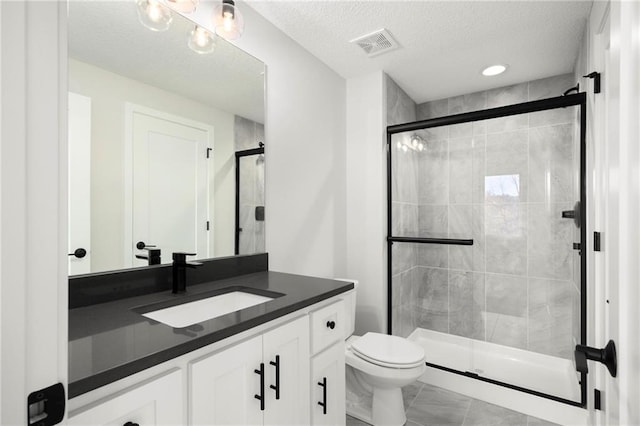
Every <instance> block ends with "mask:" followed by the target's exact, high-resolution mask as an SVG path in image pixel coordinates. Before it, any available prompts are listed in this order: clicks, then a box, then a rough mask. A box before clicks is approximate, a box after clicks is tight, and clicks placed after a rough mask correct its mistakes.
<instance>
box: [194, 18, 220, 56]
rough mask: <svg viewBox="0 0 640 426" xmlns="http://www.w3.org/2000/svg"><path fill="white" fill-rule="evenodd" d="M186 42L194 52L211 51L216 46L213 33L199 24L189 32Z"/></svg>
mask: <svg viewBox="0 0 640 426" xmlns="http://www.w3.org/2000/svg"><path fill="white" fill-rule="evenodd" d="M187 44H188V45H189V48H190V49H191V50H193V51H194V52H196V53H200V54H205V53H211V52H213V50H214V49H215V47H216V40H215V34H211V33H210V32H209V31H207V30H205V29H204V28H202V27H201V26H199V25H196V27H195V28H194V29H193V30H191V32H189V38H188V42H187Z"/></svg>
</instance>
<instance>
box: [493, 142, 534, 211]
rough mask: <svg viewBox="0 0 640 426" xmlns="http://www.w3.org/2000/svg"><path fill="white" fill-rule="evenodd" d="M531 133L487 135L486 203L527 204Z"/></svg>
mask: <svg viewBox="0 0 640 426" xmlns="http://www.w3.org/2000/svg"><path fill="white" fill-rule="evenodd" d="M527 145H528V131H526V130H518V131H514V132H506V133H498V134H491V135H487V140H486V165H485V167H486V169H485V179H484V180H485V182H484V183H485V185H484V191H485V201H486V202H487V203H507V202H526V201H527V188H528V183H527V178H528V169H529V167H528V163H529V159H528V154H529V153H528V149H527Z"/></svg>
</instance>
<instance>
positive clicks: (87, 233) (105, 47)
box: [68, 1, 265, 275]
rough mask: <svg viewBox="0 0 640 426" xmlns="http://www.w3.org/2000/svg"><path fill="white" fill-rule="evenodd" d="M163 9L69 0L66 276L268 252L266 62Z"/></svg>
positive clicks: (107, 2)
mask: <svg viewBox="0 0 640 426" xmlns="http://www.w3.org/2000/svg"><path fill="white" fill-rule="evenodd" d="M171 16H172V18H171V22H170V24H169V28H168V29H167V30H166V31H151V30H150V29H149V28H147V27H145V26H143V25H142V23H141V22H140V21H139V19H138V14H137V10H136V3H135V2H133V1H122V2H114V1H72V2H69V19H68V26H69V27H68V30H69V31H68V37H69V92H70V93H69V254H70V255H69V274H70V275H75V274H83V273H90V272H100V271H108V270H116V269H122V268H131V267H138V266H145V265H148V264H151V263H157V262H158V253H157V251H156V250H157V249H159V250H160V254H159V260H160V262H161V263H170V262H171V261H172V258H171V253H172V252H176V251H183V252H188V253H196V255H195V256H194V257H192V258H191V259H204V258H212V257H220V256H231V255H233V254H249V253H256V252H264V150H262V151H261V152H254V151H255V150H258V149H260V148H261V145H260V144H261V143H263V142H264V125H263V123H264V116H265V111H264V72H265V68H264V64H263V63H262V62H260V61H259V60H257V59H256V58H254V57H252V56H250V55H248V54H247V53H245V52H243V51H242V50H240V49H238V48H237V47H235V46H233V45H231V44H230V43H228V42H227V41H225V40H223V39H222V38H220V37H214V39H215V48H214V50H213V52H210V53H198V52H196V51H195V50H193V49H192V48H190V46H189V45H188V44H189V43H188V41H189V35H190V34H191V33H192V31H194V30H195V29H196V25H195V24H194V23H193V22H191V21H190V20H188V19H187V18H185V17H183V16H181V15H179V14H177V13H175V12H171ZM198 31H202V30H198ZM207 34H208V33H206V32H205V33H204V35H205V37H206V35H207ZM200 36H202V34H200ZM191 44H193V43H191ZM192 47H193V46H192ZM238 152H240V153H241V154H240V156H238V155H236V153H238ZM239 159H241V161H238V160H239ZM236 164H240V167H239V169H238V170H237V172H236ZM236 234H237V235H236ZM153 246H156V247H153Z"/></svg>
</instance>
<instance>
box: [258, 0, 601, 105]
mask: <svg viewBox="0 0 640 426" xmlns="http://www.w3.org/2000/svg"><path fill="white" fill-rule="evenodd" d="M247 3H248V4H249V5H250V6H251V7H252V8H253V9H255V10H256V11H257V12H258V13H260V14H261V15H263V16H264V17H265V18H266V19H268V20H269V21H271V22H272V23H273V24H274V25H275V26H276V27H278V28H280V29H281V30H282V31H283V32H284V33H286V34H287V35H288V36H289V37H291V38H292V39H294V40H295V41H297V42H298V43H299V44H300V45H302V46H303V47H304V48H306V49H307V50H308V51H309V52H311V53H312V54H313V55H315V56H316V57H318V58H319V59H320V60H321V61H323V62H324V63H325V64H327V65H328V66H329V67H330V68H332V69H333V70H335V71H336V72H337V73H339V74H340V75H342V76H343V77H345V78H350V77H357V76H360V75H364V74H367V73H370V72H373V71H376V70H383V71H385V72H386V73H387V74H389V75H390V76H391V77H392V78H393V79H394V80H395V81H396V82H397V83H398V84H399V85H400V86H401V87H402V88H403V89H404V90H405V91H407V93H408V94H409V95H410V96H411V97H412V98H413V99H414V100H415V101H416V102H418V103H421V102H425V101H427V100H433V99H440V98H445V97H449V96H455V95H459V94H464V93H470V92H475V91H479V90H485V89H490V88H495V87H500V86H505V85H509V84H514V83H519V82H522V81H526V80H532V79H537V78H543V77H548V76H552V75H558V74H563V73H567V72H571V71H573V66H574V62H575V60H576V57H577V52H578V48H579V44H580V40H581V37H582V32H583V29H584V25H585V23H586V21H587V17H588V15H589V12H590V10H591V4H592V2H591V1H550V2H547V1H407V0H405V1H328V0H324V1H322V0H315V1H314V0H307V1H269V0H267V1H265V0H247ZM381 28H386V29H388V30H389V31H390V33H391V34H392V35H393V37H394V38H395V39H396V41H397V42H398V43H399V44H400V49H398V50H395V51H392V52H389V53H387V54H382V55H380V56H377V57H374V58H369V57H367V55H366V54H365V53H364V52H363V51H362V50H361V49H360V48H359V47H358V46H356V45H354V44H351V43H349V41H350V40H352V39H354V38H357V37H359V36H362V35H364V34H367V33H370V32H373V31H376V30H378V29H381ZM495 63H503V64H508V66H509V68H508V70H507V72H505V73H504V74H502V75H500V76H496V77H492V78H488V77H484V76H482V75H481V73H480V72H481V71H482V69H483V68H485V67H486V66H487V65H491V64H495Z"/></svg>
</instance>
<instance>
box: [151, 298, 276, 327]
mask: <svg viewBox="0 0 640 426" xmlns="http://www.w3.org/2000/svg"><path fill="white" fill-rule="evenodd" d="M269 300H273V297H266V296H258V295H257V294H252V293H245V292H243V291H232V292H229V293H225V294H220V295H218V296H212V297H209V298H207V299H201V300H196V301H195V302H189V303H184V304H182V305H177V306H172V307H170V308H164V309H159V310H157V311H153V312H148V313H146V314H142V316H144V317H147V318H151V319H152V320H155V321H158V322H161V323H163V324H166V325H169V326H171V327H174V328H182V327H188V326H190V325H193V324H197V323H199V322H202V321H206V320H210V319H212V318H216V317H220V316H222V315H226V314H229V313H231V312H236V311H239V310H241V309H244V308H248V307H250V306H255V305H259V304H261V303H265V302H268V301H269Z"/></svg>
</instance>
